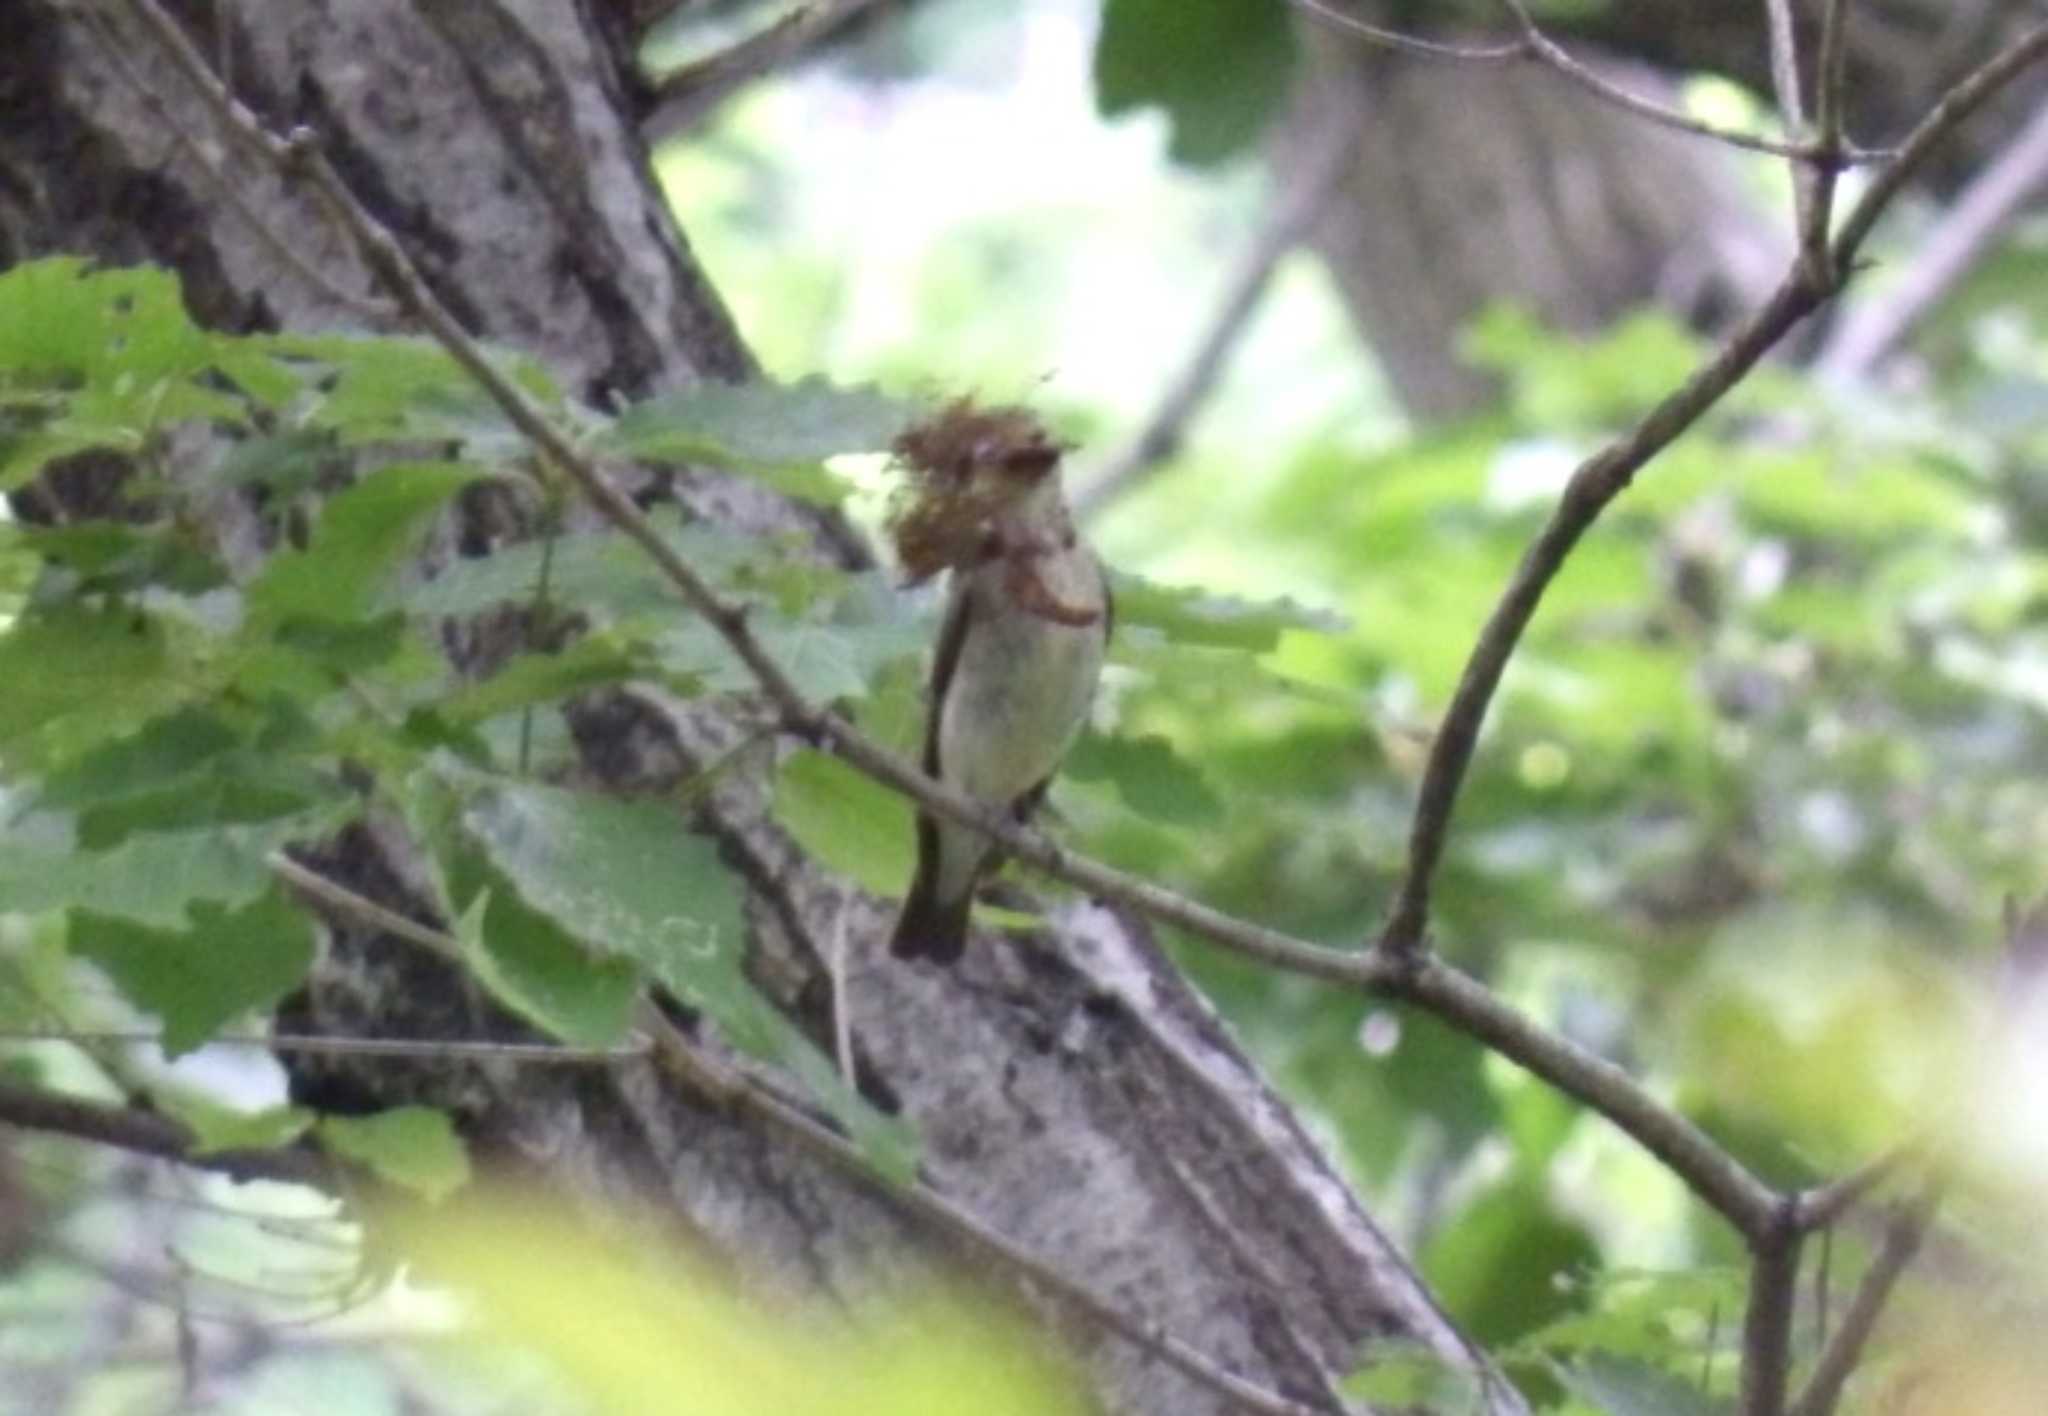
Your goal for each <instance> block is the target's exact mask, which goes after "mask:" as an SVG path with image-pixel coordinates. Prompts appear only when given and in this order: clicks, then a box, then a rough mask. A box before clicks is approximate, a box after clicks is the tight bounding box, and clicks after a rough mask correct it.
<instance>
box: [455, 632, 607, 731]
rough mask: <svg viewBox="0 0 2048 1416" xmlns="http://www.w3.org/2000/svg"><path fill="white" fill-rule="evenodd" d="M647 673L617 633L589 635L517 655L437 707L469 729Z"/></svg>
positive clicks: (458, 723) (456, 722) (456, 723)
mask: <svg viewBox="0 0 2048 1416" xmlns="http://www.w3.org/2000/svg"><path fill="white" fill-rule="evenodd" d="M646 676H647V665H646V663H645V661H644V658H643V656H642V655H640V654H639V653H637V652H636V651H635V649H634V647H633V646H632V645H630V644H626V643H623V642H621V641H620V640H619V639H618V638H617V637H616V636H613V635H610V634H607V633H604V632H599V633H595V634H586V635H585V636H583V638H581V639H578V640H577V641H576V642H575V643H573V644H571V645H569V646H568V647H567V648H565V649H562V650H560V651H558V652H555V653H531V654H517V655H514V656H513V657H512V658H511V659H510V660H508V661H507V662H506V664H505V666H504V667H503V668H501V669H499V670H498V671H497V672H496V673H494V674H492V675H491V676H490V677H489V678H487V679H485V680H483V681H482V682H481V683H476V684H472V685H470V686H468V687H466V688H463V689H461V690H459V691H457V692H456V693H453V694H451V695H449V696H448V697H447V698H445V699H443V700H442V701H441V702H440V703H439V704H438V705H436V708H437V711H438V713H439V715H440V716H441V718H442V719H444V720H445V721H446V722H448V723H451V724H455V725H457V726H459V727H468V726H472V725H474V724H477V723H481V722H483V721H484V720H485V719H487V718H495V717H496V716H498V715H499V714H500V713H509V712H512V711H513V710H514V709H518V708H525V707H528V706H531V705H533V704H538V703H552V702H555V701H556V700H558V699H562V698H567V697H568V696H569V695H571V694H575V693H583V692H585V691H587V690H589V689H593V688H602V687H604V686H606V685H607V684H615V683H623V682H625V681H626V680H628V679H633V678H644V677H646Z"/></svg>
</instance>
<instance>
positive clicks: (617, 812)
mask: <svg viewBox="0 0 2048 1416" xmlns="http://www.w3.org/2000/svg"><path fill="white" fill-rule="evenodd" d="M446 770H447V771H448V772H449V773H451V774H452V775H454V776H456V777H458V778H462V779H466V780H467V781H468V782H469V783H470V784H471V785H473V786H475V787H476V788H477V790H476V791H475V792H474V794H473V795H472V796H471V798H470V801H469V805H468V806H467V808H466V809H465V810H464V812H463V814H462V823H463V826H464V827H465V829H466V830H467V831H468V832H469V833H470V835H471V836H472V837H473V838H475V839H476V840H477V841H478V842H479V843H481V844H482V846H483V848H484V850H485V851H486V852H487V853H488V854H489V856H490V857H491V860H492V863H493V864H494V865H495V866H496V867H497V868H498V869H499V870H500V871H501V872H503V874H504V876H505V877H506V878H507V879H508V880H509V881H510V882H511V883H512V887H513V888H514V889H516V890H517V891H518V892H519V894H520V896H521V897H522V898H523V899H525V901H526V902H527V903H528V904H530V905H532V906H533V907H534V908H535V909H538V910H540V911H542V912H543V913H545V914H546V915H548V916H549V917H550V918H551V919H552V920H554V922H555V923H556V924H558V925H559V926H561V928H563V929H564V930H566V931H568V932H569V933H570V934H572V935H574V936H575V937H576V938H578V939H580V940H582V941H583V942H584V943H585V944H586V945H587V946H589V947H590V948H591V950H593V951H594V952H595V953H596V954H597V955H598V956H599V957H601V958H602V957H614V958H619V957H623V958H627V959H631V960H633V961H634V962H636V963H638V964H639V965H641V966H642V967H643V968H645V969H646V970H647V972H648V974H649V976H651V977H652V978H653V979H655V980H656V981H657V982H659V983H660V984H662V985H663V986H664V987H665V988H667V989H668V990H669V991H670V992H672V993H674V994H675V995H676V997H678V998H680V999H681V1000H682V1001H683V1002H685V1003H687V1004H689V1005H690V1006H692V1007H694V1008H697V1009H699V1010H701V1011H702V1012H704V1013H705V1014H706V1015H707V1016H709V1017H710V1018H712V1019H713V1020H714V1021H715V1022H716V1023H717V1024H718V1025H719V1027H720V1029H721V1030H722V1031H723V1032H724V1033H725V1035H726V1037H727V1038H728V1039H729V1040H730V1041H731V1042H732V1043H733V1045H734V1046H736V1047H738V1048H740V1049H741V1050H743V1051H746V1052H750V1053H752V1054H754V1055H755V1056H757V1057H762V1058H765V1059H767V1060H770V1061H779V1062H782V1063H784V1064H785V1065H787V1066H789V1067H791V1068H792V1069H793V1070H795V1071H796V1073H797V1075H798V1076H799V1077H802V1078H803V1079H804V1080H805V1081H806V1082H807V1083H808V1084H809V1085H810V1086H811V1087H812V1089H813V1090H814V1091H816V1092H817V1093H818V1095H819V1099H820V1100H821V1101H822V1102H824V1104H825V1105H826V1106H827V1107H828V1108H829V1109H830V1110H831V1111H832V1112H833V1114H834V1115H835V1116H837V1117H838V1118H839V1120H840V1121H841V1122H842V1123H843V1124H844V1125H845V1126H846V1127H847V1129H848V1131H849V1132H850V1133H851V1134H852V1136H853V1138H854V1140H855V1142H856V1144H859V1145H860V1146H861V1147H862V1148H863V1149H864V1150H866V1151H867V1153H868V1154H869V1156H870V1158H871V1159H873V1160H874V1161H875V1162H876V1163H877V1164H878V1165H882V1166H884V1167H886V1168H887V1169H888V1171H889V1173H891V1174H893V1175H896V1176H897V1177H898V1178H902V1177H904V1176H906V1175H907V1174H908V1173H909V1170H910V1168H911V1167H912V1166H914V1160H912V1159H911V1157H912V1155H913V1154H914V1152H913V1151H912V1148H911V1147H910V1145H909V1144H908V1141H907V1139H906V1133H905V1131H904V1128H903V1127H902V1126H901V1125H900V1124H899V1123H896V1122H894V1121H891V1120H888V1119H887V1118H884V1117H882V1116H880V1115H879V1114H878V1113H876V1112H875V1111H874V1110H873V1109H872V1108H871V1107H869V1106H868V1105H867V1103H866V1102H865V1101H863V1100H862V1099H861V1098H860V1096H859V1095H858V1094H857V1093H856V1092H854V1091H853V1090H852V1089H851V1088H850V1087H848V1086H846V1085H845V1083H844V1082H843V1081H842V1080H841V1079H840V1078H839V1076H838V1074H837V1072H836V1071H835V1070H834V1069H833V1067H832V1065H831V1063H830V1062H829V1061H827V1060H826V1059H825V1058H824V1056H823V1055H822V1054H821V1053H819V1052H818V1050H817V1049H816V1048H815V1047H813V1046H812V1045H811V1044H810V1042H809V1041H808V1040H807V1039H806V1038H805V1037H804V1036H803V1035H802V1034H801V1033H800V1032H798V1031H797V1030H796V1028H795V1027H794V1026H793V1025H792V1024H791V1023H790V1022H789V1020H788V1019H786V1018H784V1017H783V1016H782V1015H781V1014H780V1013H779V1012H777V1011H776V1010H775V1009H774V1008H773V1007H771V1006H770V1005H769V1004H768V1002H767V1000H765V999H764V998H762V997H761V995H760V994H759V993H757V992H756V991H755V990H754V986H753V984H752V983H751V982H750V981H749V980H748V979H747V976H746V972H745V924H744V920H743V919H742V917H741V913H740V890H739V884H738V882H737V880H735V879H734V877H733V875H732V874H731V872H729V871H728V870H727V869H726V868H725V866H724V865H723V864H722V863H721V862H720V861H719V859H718V851H717V848H716V847H715V846H714V845H713V844H712V843H711V842H710V841H708V840H706V839H705V838H704V837H702V836H698V835H696V834H694V833H692V832H691V831H689V830H688V829H687V828H686V827H685V825H684V823H683V819H682V816H681V814H680V813H679V812H678V811H677V810H676V809H675V807H674V806H672V805H670V804H668V803H660V802H650V801H620V800H617V799H615V798H612V797H603V796H594V795H590V794H588V793H581V792H570V791H564V790H562V789H560V788H557V787H543V786H536V785H531V784H526V783H514V782H492V781H488V780H486V779H482V778H480V777H478V776H477V774H474V773H464V772H463V771H462V769H460V768H454V767H449V768H448V769H446Z"/></svg>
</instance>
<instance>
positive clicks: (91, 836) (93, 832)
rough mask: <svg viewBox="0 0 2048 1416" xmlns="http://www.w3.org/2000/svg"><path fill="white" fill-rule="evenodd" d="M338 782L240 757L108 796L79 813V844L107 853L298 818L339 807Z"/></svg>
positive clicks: (286, 763) (340, 789)
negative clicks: (149, 836) (161, 837)
mask: <svg viewBox="0 0 2048 1416" xmlns="http://www.w3.org/2000/svg"><path fill="white" fill-rule="evenodd" d="M346 801H347V794H346V791H345V789H344V788H343V787H341V785H340V784H339V783H338V782H333V781H329V780H328V779H326V778H323V777H321V776H319V775H318V774H317V773H315V772H313V771H312V770H311V769H310V768H306V767H302V766H300V765H299V764H296V763H293V762H290V761H279V760H276V759H270V758H263V757H257V756H253V755H251V756H246V757H243V756H238V757H234V758H229V759H226V760H224V761H222V762H219V763H216V764H215V765H214V766H213V768H212V770H210V771H207V772H205V773H202V774H199V775H197V776H196V777H194V778H192V779H187V780H183V781H178V782H173V783H169V784H167V785H163V786H158V787H155V788H152V789H151V790H148V791H142V792H131V793H129V794H127V795H125V796H118V797H106V798H102V799H101V800H99V801H96V802H93V803H91V804H90V805H88V806H85V807H84V808H83V809H81V810H80V811H79V813H78V845H79V848H80V849H81V850H85V851H105V850H111V849H113V848H114V847H115V846H118V845H120V844H121V842H123V841H125V840H127V839H128V838H129V837H130V836H133V835H136V834H138V833H143V832H165V831H196V830H200V829H204V828H210V827H220V826H233V825H249V824H254V823H256V822H262V821H276V820H278V819H279V818H282V817H288V816H299V815H302V814H304V813H306V812H308V811H311V810H313V809H315V808H316V807H318V806H320V805H321V804H322V803H331V804H334V805H337V806H339V805H343V804H345V803H346Z"/></svg>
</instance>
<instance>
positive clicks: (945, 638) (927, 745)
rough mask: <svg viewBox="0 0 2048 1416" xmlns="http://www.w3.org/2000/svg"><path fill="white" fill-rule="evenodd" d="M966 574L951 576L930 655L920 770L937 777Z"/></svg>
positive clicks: (961, 629)
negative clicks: (943, 612)
mask: <svg viewBox="0 0 2048 1416" xmlns="http://www.w3.org/2000/svg"><path fill="white" fill-rule="evenodd" d="M969 579H970V576H969V573H968V572H967V571H964V570H956V571H954V572H953V584H952V588H951V589H950V590H949V591H948V592H947V594H946V616H945V618H944V619H943V620H941V621H940V622H939V642H938V647H937V648H936V649H935V650H934V651H933V653H932V677H931V691H930V695H929V698H930V701H929V702H928V703H927V704H926V705H925V713H924V770H925V771H926V772H927V773H928V774H930V775H931V776H934V777H936V776H939V775H940V773H939V718H940V717H941V715H943V714H944V712H945V710H946V690H947V689H949V688H950V687H952V683H953V671H954V670H955V669H957V668H959V667H960V648H961V646H962V645H964V644H965V643H966V642H967V619H968V607H969V606H970V605H971V604H972V603H973V600H974V596H973V595H972V594H970V593H969Z"/></svg>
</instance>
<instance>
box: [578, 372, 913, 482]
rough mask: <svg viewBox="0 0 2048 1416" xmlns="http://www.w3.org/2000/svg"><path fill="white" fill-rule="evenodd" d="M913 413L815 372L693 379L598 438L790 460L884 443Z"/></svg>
mask: <svg viewBox="0 0 2048 1416" xmlns="http://www.w3.org/2000/svg"><path fill="white" fill-rule="evenodd" d="M918 415H919V410H918V409H917V408H916V407H915V406H914V405H912V404H909V403H906V402H904V401H902V400H900V399H895V398H890V397H888V396H886V395H884V394H882V393H881V392H879V391H878V390H876V389H874V388H871V387H860V388H835V387H834V386H833V385H831V384H829V383H827V382H826V381H825V380H823V379H815V378H813V379H805V380H803V381H802V382H800V383H794V384H773V383H748V384H700V385H699V386H698V387H696V388H692V389H686V390H684V391H683V392H681V393H674V394H667V395H664V396H662V397H660V398H655V399H650V400H649V401H647V402H645V403H641V404H637V405H635V406H634V407H632V408H630V409H628V410H627V411H626V412H625V413H624V414H622V415H621V416H620V418H619V420H618V422H617V423H615V424H613V425H612V427H611V429H610V430H609V431H608V432H607V433H606V434H605V436H604V438H603V440H602V445H603V447H604V450H605V451H607V452H609V453H614V454H616V455H618V456H621V457H632V458H638V459H640V460H642V461H651V462H709V463H716V464H719V465H723V466H733V467H744V468H750V469H753V468H793V467H802V466H806V465H809V464H815V463H819V462H822V461H824V460H825V459H826V458H828V457H835V456H838V455H840V454H842V453H853V452H883V451H886V450H887V449H888V448H889V446H890V444H892V443H893V442H895V440H896V439H897V437H899V436H900V435H901V434H902V432H903V430H904V429H905V428H907V427H909V426H910V424H911V423H912V422H913V421H915V420H916V418H917V417H918ZM785 490H793V489H788V488H786V489H785ZM797 494H798V495H801V494H802V493H801V491H798V492H797Z"/></svg>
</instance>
